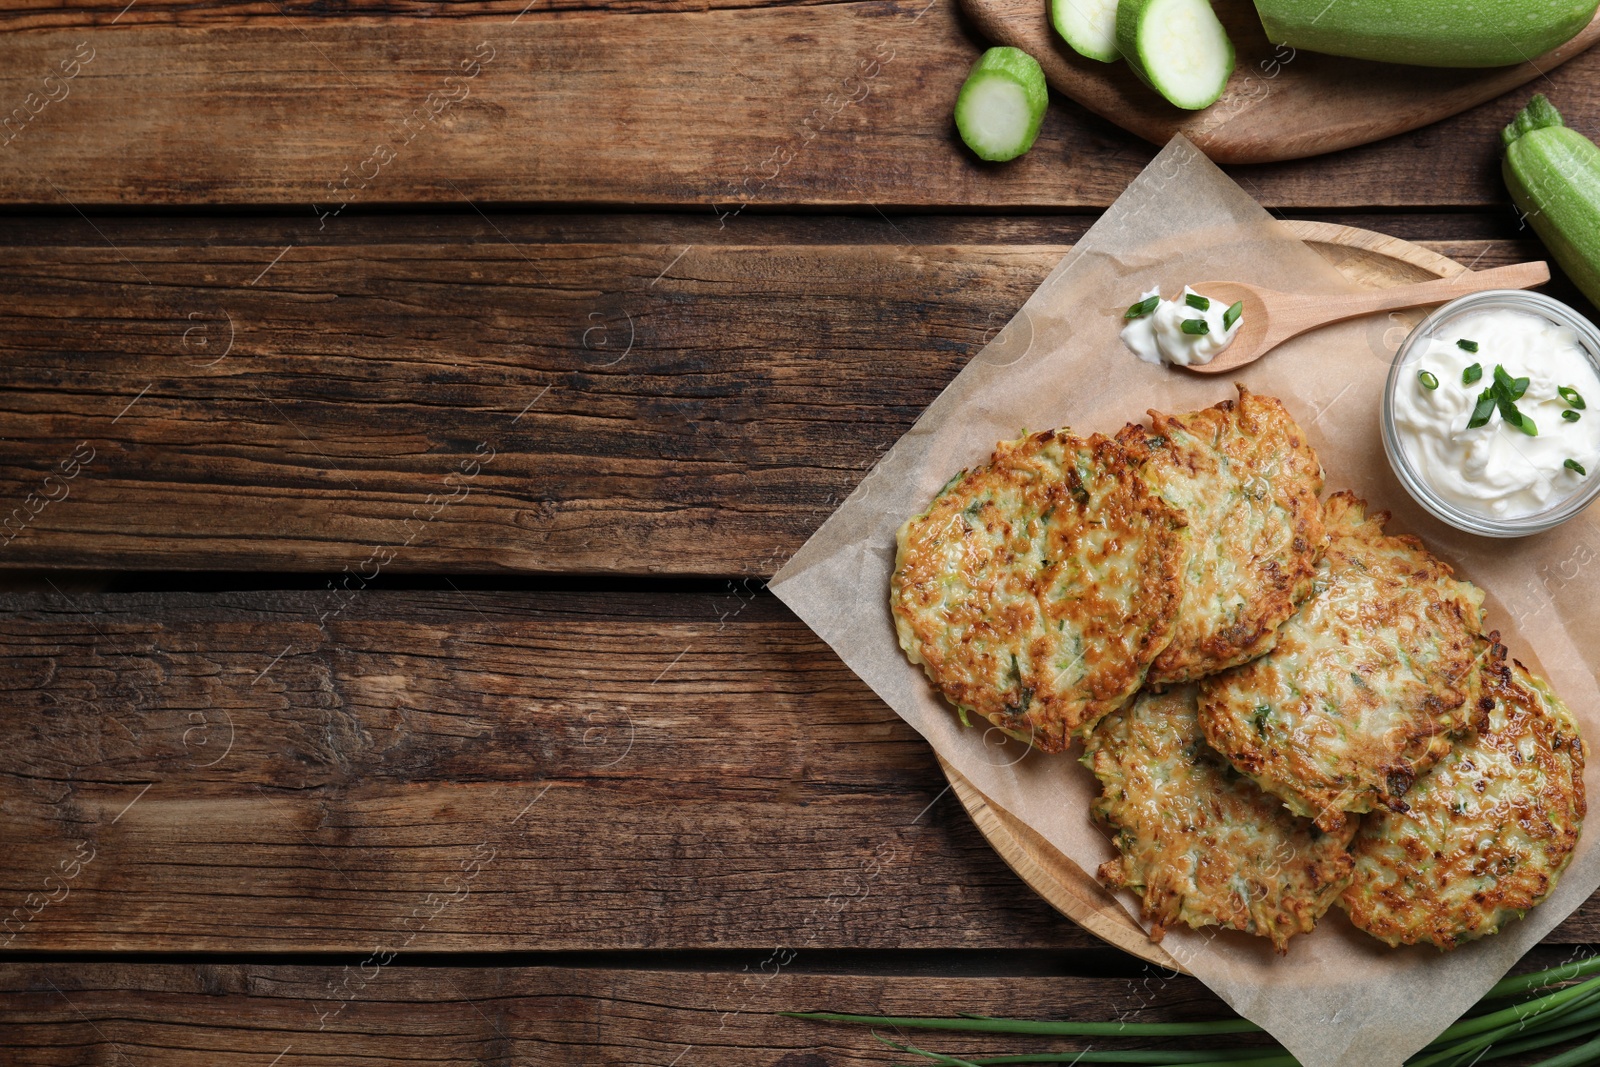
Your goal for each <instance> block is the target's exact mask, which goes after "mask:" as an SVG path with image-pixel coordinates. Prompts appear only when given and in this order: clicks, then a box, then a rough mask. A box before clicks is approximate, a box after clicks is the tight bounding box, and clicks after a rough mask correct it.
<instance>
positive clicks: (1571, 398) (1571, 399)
mask: <svg viewBox="0 0 1600 1067" xmlns="http://www.w3.org/2000/svg"><path fill="white" fill-rule="evenodd" d="M1556 392H1558V393H1560V394H1561V399H1562V400H1565V401H1566V402H1567V403H1568V404H1570V405H1572V406H1573V407H1575V408H1577V409H1579V410H1580V411H1581V410H1583V409H1584V408H1586V407H1588V405H1587V404H1585V403H1584V402H1583V397H1581V396H1579V395H1578V391H1577V390H1576V389H1574V388H1573V387H1572V386H1570V385H1563V386H1562V387H1561V388H1560V389H1557V390H1556Z"/></svg>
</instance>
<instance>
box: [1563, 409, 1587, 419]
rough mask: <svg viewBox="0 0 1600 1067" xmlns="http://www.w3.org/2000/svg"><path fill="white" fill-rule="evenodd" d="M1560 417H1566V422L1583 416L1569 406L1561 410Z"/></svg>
mask: <svg viewBox="0 0 1600 1067" xmlns="http://www.w3.org/2000/svg"><path fill="white" fill-rule="evenodd" d="M1561 417H1562V418H1563V419H1566V420H1567V421H1568V422H1577V421H1578V420H1579V419H1581V418H1583V416H1582V415H1579V414H1578V413H1577V412H1576V411H1573V410H1572V409H1571V408H1568V409H1567V410H1565V411H1563V412H1562V413H1561Z"/></svg>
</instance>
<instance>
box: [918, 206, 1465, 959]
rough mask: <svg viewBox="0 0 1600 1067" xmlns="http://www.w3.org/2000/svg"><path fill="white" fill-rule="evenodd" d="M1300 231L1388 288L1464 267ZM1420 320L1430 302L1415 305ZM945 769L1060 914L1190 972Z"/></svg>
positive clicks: (1344, 236) (1346, 267)
mask: <svg viewBox="0 0 1600 1067" xmlns="http://www.w3.org/2000/svg"><path fill="white" fill-rule="evenodd" d="M1286 225H1288V227H1289V228H1290V229H1291V230H1293V231H1294V233H1295V236H1297V237H1299V238H1300V239H1301V240H1303V241H1305V242H1306V243H1307V244H1308V245H1310V246H1311V247H1312V248H1314V249H1316V250H1317V252H1318V253H1320V254H1321V255H1322V256H1323V258H1325V259H1326V260H1328V262H1330V263H1332V264H1333V265H1334V266H1335V267H1338V268H1339V270H1340V272H1342V273H1343V274H1344V275H1345V276H1346V277H1348V278H1350V279H1351V280H1352V281H1355V282H1358V283H1360V284H1362V285H1366V286H1371V287H1373V288H1379V289H1381V288H1386V287H1388V286H1392V285H1404V284H1406V283H1407V282H1416V281H1426V280H1427V279H1429V278H1453V277H1455V276H1456V275H1458V274H1462V273H1464V272H1465V271H1466V269H1467V268H1466V267H1464V266H1462V265H1461V264H1460V263H1457V262H1456V261H1455V260H1453V259H1449V258H1447V257H1445V256H1441V255H1439V254H1438V253H1436V252H1430V251H1428V250H1427V249H1426V248H1423V247H1422V246H1421V245H1414V244H1412V243H1411V242H1409V241H1402V240H1400V239H1398V238H1395V237H1387V236H1385V235H1384V234H1381V233H1374V232H1372V231H1371V230H1358V229H1355V228H1353V227H1350V226H1337V225H1333V224H1331V223H1325V222H1290V223H1287V224H1286ZM1412 314H1413V315H1414V316H1415V319H1414V320H1413V321H1418V322H1420V321H1421V319H1422V317H1423V316H1424V315H1426V314H1427V312H1426V310H1425V309H1424V310H1420V311H1416V312H1413V313H1412ZM939 764H940V766H941V767H943V768H944V773H945V777H946V778H948V779H949V780H950V785H951V788H952V789H953V790H954V792H955V794H956V796H958V797H960V798H961V803H962V805H963V806H964V807H965V808H966V809H967V814H968V815H970V816H972V821H973V822H974V823H975V824H976V825H977V827H978V829H979V831H981V832H982V833H983V836H984V837H986V838H988V839H989V844H991V845H992V846H994V850H995V851H996V852H998V853H999V854H1000V858H1001V859H1003V860H1005V861H1006V864H1007V865H1008V866H1009V867H1010V868H1011V869H1012V870H1013V871H1015V872H1017V876H1018V877H1019V878H1021V879H1022V880H1023V881H1024V882H1026V883H1028V885H1029V886H1030V887H1032V889H1033V890H1034V892H1036V893H1038V894H1039V895H1040V896H1041V897H1043V898H1044V899H1045V900H1047V901H1049V902H1050V905H1051V906H1052V907H1054V908H1055V909H1056V910H1057V911H1059V912H1061V914H1063V915H1065V916H1066V917H1067V918H1069V919H1071V920H1072V921H1073V922H1075V923H1077V924H1078V925H1079V926H1081V927H1083V928H1084V929H1085V930H1087V931H1089V932H1090V933H1091V934H1093V935H1094V936H1096V937H1098V938H1099V939H1100V940H1102V941H1104V942H1106V943H1107V944H1110V945H1114V946H1115V947H1117V948H1120V949H1122V950H1123V951H1124V952H1128V953H1131V954H1133V955H1135V956H1138V957H1139V958H1140V959H1143V960H1147V961H1149V962H1150V963H1153V964H1155V965H1157V966H1158V967H1166V968H1170V969H1172V970H1174V971H1181V972H1183V973H1185V974H1187V973H1188V972H1187V971H1185V970H1184V968H1183V967H1181V966H1179V964H1178V961H1177V960H1175V959H1173V958H1172V957H1171V956H1170V955H1168V954H1167V953H1166V952H1165V951H1164V950H1163V949H1162V948H1161V946H1159V945H1155V944H1152V943H1151V942H1150V939H1149V938H1147V937H1146V936H1145V932H1144V930H1143V929H1142V928H1141V927H1140V926H1139V924H1138V923H1136V922H1135V921H1134V920H1133V917H1132V916H1130V915H1129V914H1128V912H1127V911H1126V910H1125V909H1124V908H1123V907H1122V905H1121V904H1119V903H1118V902H1117V901H1116V900H1115V899H1114V898H1113V897H1112V896H1111V894H1110V893H1109V892H1107V891H1106V890H1105V889H1103V888H1101V886H1100V884H1099V883H1098V882H1096V881H1095V879H1094V877H1093V876H1092V875H1090V874H1088V873H1086V872H1085V871H1084V870H1083V868H1081V867H1079V866H1078V865H1077V864H1076V863H1074V862H1072V861H1071V860H1070V859H1068V858H1067V857H1066V856H1064V855H1062V854H1061V852H1059V851H1058V850H1057V849H1056V848H1055V846H1053V845H1051V844H1050V843H1049V842H1048V841H1046V840H1045V839H1044V838H1043V837H1040V836H1039V835H1038V834H1037V833H1035V832H1034V831H1033V830H1032V829H1030V828H1029V827H1028V826H1027V825H1025V824H1024V823H1023V822H1022V821H1021V820H1019V819H1017V818H1016V817H1015V816H1014V815H1012V814H1011V813H1010V812H1008V811H1006V810H1005V809H1004V808H1000V807H996V806H995V805H994V804H991V803H990V802H989V799H988V798H987V797H985V796H984V795H983V794H982V793H980V792H978V789H977V787H975V786H974V785H973V784H972V783H971V782H969V781H968V780H967V779H966V778H964V777H963V776H962V775H961V774H960V773H959V772H957V771H956V769H955V768H954V767H952V766H950V765H949V764H948V763H946V762H945V761H944V759H943V758H940V760H939Z"/></svg>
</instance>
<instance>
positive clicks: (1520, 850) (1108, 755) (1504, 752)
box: [890, 386, 1584, 951]
mask: <svg viewBox="0 0 1600 1067" xmlns="http://www.w3.org/2000/svg"><path fill="white" fill-rule="evenodd" d="M1239 394H1240V395H1239V400H1238V401H1237V402H1232V401H1225V402H1223V403H1221V404H1218V405H1217V406H1215V407H1212V408H1207V409H1205V410H1203V411H1196V412H1191V413H1189V414H1186V415H1165V414H1162V413H1160V412H1154V411H1152V412H1151V413H1150V416H1151V425H1150V426H1149V427H1148V428H1146V427H1144V426H1138V425H1130V426H1128V427H1126V428H1125V429H1123V431H1122V432H1121V433H1119V434H1118V435H1117V437H1116V439H1115V440H1112V439H1108V438H1105V437H1101V436H1098V435H1097V436H1095V437H1093V438H1091V439H1089V440H1083V439H1080V438H1077V437H1074V436H1073V435H1071V434H1070V433H1068V432H1065V431H1053V432H1047V433H1041V434H1035V435H1032V436H1030V437H1025V438H1023V439H1022V440H1019V441H1015V442H1011V443H1008V444H1002V445H1000V446H999V448H998V449H997V450H996V452H995V454H994V458H993V460H992V461H991V463H990V464H989V465H987V466H985V467H982V468H979V469H977V470H974V471H970V472H968V471H963V472H962V473H961V474H959V475H957V476H956V478H954V479H952V480H951V482H950V483H948V484H947V485H946V486H945V487H944V489H943V490H941V491H940V493H939V495H938V496H937V497H936V498H935V500H934V501H933V503H932V504H931V505H930V506H929V508H928V510H927V511H925V512H924V513H922V514H921V515H918V516H916V517H915V518H913V519H911V520H910V521H909V522H907V523H906V524H905V526H903V527H902V528H901V530H900V535H899V554H898V558H897V560H896V568H895V573H894V578H893V581H892V587H891V595H890V602H891V608H892V611H893V615H894V620H895V626H896V629H897V631H898V634H899V638H900V644H901V647H902V648H904V649H905V651H906V654H907V655H908V656H909V657H910V658H911V660H912V662H914V663H920V664H922V665H923V667H924V669H925V670H926V672H927V674H928V676H929V678H930V679H932V680H933V682H934V684H935V685H936V686H937V687H938V688H939V690H940V691H941V692H942V693H943V694H944V695H945V697H946V698H947V699H949V700H950V702H951V703H953V704H954V705H955V706H956V707H957V709H958V710H959V711H960V713H961V715H962V719H963V721H966V716H967V713H968V712H973V713H976V714H978V715H981V716H982V717H984V718H985V719H987V720H989V721H990V722H992V723H993V724H995V725H996V726H998V727H1000V728H1001V729H1003V730H1005V731H1006V732H1007V733H1010V734H1011V735H1012V736H1015V737H1017V738H1019V739H1021V740H1024V741H1027V742H1029V743H1031V744H1033V745H1034V746H1035V747H1037V748H1039V749H1041V750H1043V751H1047V752H1059V751H1064V750H1065V749H1066V748H1068V747H1069V746H1070V744H1071V742H1072V740H1073V739H1074V738H1082V739H1083V740H1084V741H1085V748H1086V754H1085V756H1084V762H1085V764H1087V765H1088V766H1089V767H1090V768H1091V769H1092V770H1093V771H1094V773H1095V774H1096V776H1097V777H1098V778H1099V779H1100V782H1101V786H1102V796H1101V799H1100V800H1099V801H1097V802H1096V805H1095V808H1094V812H1093V815H1094V817H1095V819H1096V821H1097V822H1098V823H1099V824H1100V825H1102V826H1103V827H1105V828H1106V829H1107V830H1108V831H1109V832H1110V833H1111V834H1112V836H1113V838H1114V840H1115V843H1116V845H1117V848H1118V850H1119V851H1120V852H1121V858H1120V859H1118V860H1113V861H1111V862H1109V863H1107V864H1105V865H1104V866H1103V867H1102V868H1101V871H1100V875H1101V878H1102V880H1103V881H1105V882H1106V883H1107V884H1108V885H1111V886H1114V887H1125V888H1129V889H1132V890H1134V891H1135V892H1138V893H1139V894H1140V895H1141V896H1142V897H1143V900H1144V917H1145V919H1146V920H1147V921H1148V922H1150V923H1151V924H1152V930H1151V937H1152V938H1155V939H1158V940H1159V939H1160V937H1161V935H1162V933H1163V932H1164V930H1165V929H1166V927H1167V926H1169V925H1171V924H1172V923H1174V922H1177V921H1182V922H1184V923H1187V924H1188V925H1190V926H1194V927H1200V926H1206V925H1218V926H1223V927H1227V928H1231V929H1236V930H1243V931H1246V932H1250V933H1254V934H1257V935H1260V936H1263V937H1268V938H1271V940H1272V942H1273V944H1274V945H1275V946H1276V947H1277V948H1278V949H1279V951H1283V950H1284V949H1285V947H1286V945H1287V942H1288V940H1289V938H1291V937H1292V936H1293V935H1295V934H1297V933H1303V932H1307V931H1309V930H1311V929H1312V927H1313V926H1314V925H1315V923H1316V921H1317V920H1318V919H1319V918H1320V917H1321V916H1322V915H1323V914H1324V913H1325V912H1326V911H1327V910H1328V908H1329V907H1330V906H1331V905H1332V904H1333V903H1334V901H1336V900H1339V901H1341V903H1342V904H1343V906H1344V907H1345V909H1346V910H1347V911H1348V912H1349V913H1350V915H1351V918H1352V920H1353V921H1354V922H1355V923H1356V925H1357V926H1360V927H1361V928H1362V929H1365V930H1367V931H1369V932H1370V933H1372V934H1373V935H1374V936H1377V937H1380V938H1382V939H1384V940H1386V941H1389V942H1390V943H1391V944H1399V943H1414V942H1417V941H1429V942H1432V943H1434V944H1436V945H1439V946H1440V947H1441V948H1448V947H1453V946H1454V945H1455V944H1457V943H1459V942H1461V941H1465V940H1468V939H1470V938H1473V937H1477V936H1481V935H1482V934H1486V933H1493V932H1494V931H1495V930H1496V929H1498V927H1499V925H1500V923H1501V922H1502V921H1503V919H1504V918H1505V917H1506V916H1508V915H1511V914H1518V913H1520V912H1522V911H1525V910H1526V909H1527V908H1529V907H1532V906H1533V905H1534V904H1537V903H1538V902H1539V901H1540V900H1542V899H1544V897H1545V896H1547V895H1548V894H1549V892H1550V891H1551V890H1552V889H1553V888H1554V886H1555V882H1556V879H1557V878H1558V877H1559V875H1560V873H1561V871H1562V870H1563V869H1564V868H1565V866H1566V864H1567V862H1568V860H1570V858H1571V853H1572V849H1573V847H1574V845H1575V843H1576V840H1577V834H1578V827H1579V825H1580V823H1581V819H1582V816H1583V812H1584V802H1583V781H1582V767H1583V757H1584V748H1583V742H1582V741H1581V740H1580V739H1579V738H1578V734H1577V728H1576V725H1575V724H1574V723H1573V721H1572V718H1571V716H1570V714H1568V713H1567V711H1566V709H1565V708H1564V707H1562V706H1561V704H1560V702H1559V701H1558V700H1556V698H1555V696H1554V694H1553V693H1551V692H1550V690H1549V688H1548V686H1546V685H1545V684H1544V683H1543V682H1541V681H1539V680H1538V679H1536V678H1534V677H1533V676H1532V675H1530V674H1528V672H1526V670H1524V669H1523V668H1522V667H1521V665H1520V664H1517V665H1516V666H1515V667H1514V668H1508V667H1506V666H1505V663H1504V649H1502V648H1499V646H1498V645H1497V644H1495V642H1496V640H1497V636H1498V635H1491V636H1488V637H1485V636H1484V634H1483V629H1482V618H1481V615H1482V611H1481V604H1482V600H1483V597H1482V594H1481V593H1480V592H1479V591H1478V590H1477V589H1475V588H1473V587H1472V586H1471V585H1470V584H1467V583H1465V582H1461V581H1458V580H1456V579H1455V578H1454V577H1453V575H1452V572H1451V569H1450V568H1449V567H1448V566H1446V565H1445V564H1444V563H1441V562H1440V561H1439V560H1437V559H1435V558H1434V557H1433V556H1432V555H1430V554H1429V553H1428V551H1427V550H1426V549H1425V548H1424V547H1423V546H1422V544H1421V542H1419V541H1418V540H1416V539H1415V538H1411V537H1396V536H1390V535H1386V534H1384V532H1383V522H1384V520H1385V518H1386V516H1383V515H1378V516H1372V517H1369V516H1367V515H1366V513H1365V505H1364V504H1363V503H1362V502H1361V501H1360V500H1358V499H1357V498H1356V497H1354V496H1353V495H1351V494H1349V493H1336V494H1334V495H1333V496H1332V497H1330V498H1329V499H1328V501H1327V503H1326V504H1325V505H1324V504H1323V503H1322V502H1321V501H1320V500H1319V494H1320V492H1321V490H1322V482H1323V477H1322V469H1321V466H1320V464H1319V463H1318V462H1317V458H1316V455H1315V453H1314V452H1313V451H1312V450H1311V448H1310V446H1309V445H1308V444H1307V443H1306V441H1305V436H1304V434H1303V433H1302V432H1301V430H1300V428H1299V427H1298V426H1296V425H1295V423H1294V420H1293V419H1292V418H1290V416H1289V415H1288V413H1287V411H1285V410H1284V407H1283V405H1282V404H1281V403H1279V402H1278V401H1277V400H1275V399H1273V398H1271V397H1263V396H1256V395H1253V394H1251V393H1249V392H1248V391H1246V390H1245V389H1244V388H1243V387H1242V386H1241V387H1240V389H1239ZM1141 687H1146V688H1143V690H1142V691H1141ZM1169 687H1171V688H1170V689H1169ZM1436 765H1437V767H1436ZM1468 792H1470V793H1471V796H1467V795H1466V794H1467V793H1468ZM1364 812H1377V813H1378V814H1374V815H1370V816H1368V817H1367V821H1366V825H1364V826H1362V825H1361V821H1360V814H1359V813H1364Z"/></svg>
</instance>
